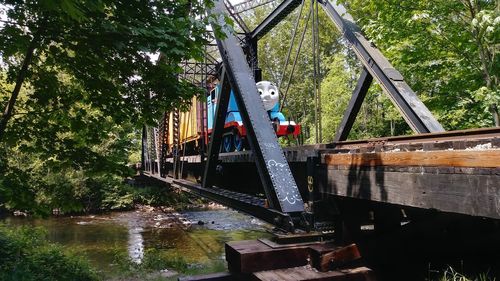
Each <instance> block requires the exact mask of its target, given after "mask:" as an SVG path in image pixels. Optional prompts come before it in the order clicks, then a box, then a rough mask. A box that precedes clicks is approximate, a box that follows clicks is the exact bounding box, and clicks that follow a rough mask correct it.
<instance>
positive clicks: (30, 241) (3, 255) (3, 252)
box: [0, 225, 98, 281]
mask: <svg viewBox="0 0 500 281" xmlns="http://www.w3.org/2000/svg"><path fill="white" fill-rule="evenodd" d="M45 236H46V234H45V232H44V231H43V230H41V229H33V228H26V227H21V228H15V229H8V228H6V227H5V226H1V225H0V280H6V281H7V280H26V281H28V280H33V281H35V280H36V281H39V280H43V281H49V280H68V281H70V280H75V281H76V280H81V281H86V280H88V281H91V280H98V276H97V273H96V272H95V271H94V270H92V269H91V267H90V266H89V264H88V262H87V261H86V260H84V259H83V258H82V257H79V256H77V255H76V254H68V253H65V252H64V251H63V249H62V248H61V247H59V246H56V245H53V244H50V243H48V242H47V240H46V239H45Z"/></svg>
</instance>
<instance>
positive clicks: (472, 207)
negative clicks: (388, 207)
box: [317, 166, 500, 219]
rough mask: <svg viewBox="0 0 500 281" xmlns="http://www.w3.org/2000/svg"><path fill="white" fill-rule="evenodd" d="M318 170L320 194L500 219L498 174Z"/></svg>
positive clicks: (353, 169) (354, 169) (356, 168)
mask: <svg viewBox="0 0 500 281" xmlns="http://www.w3.org/2000/svg"><path fill="white" fill-rule="evenodd" d="M332 167H333V166H328V167H327V168H328V169H318V175H317V177H318V179H319V180H318V185H319V186H318V190H319V192H321V193H325V194H332V195H338V196H345V197H351V198H357V199H366V200H373V201H379V202H385V203H391V204H397V205H404V206H412V207H417V208H425V209H437V210H440V211H443V212H453V213H460V214H467V215H472V216H482V217H489V218H494V219H500V175H498V174H491V175H474V174H472V175H471V174H449V173H448V174H436V173H435V174H428V173H425V172H424V170H421V171H420V169H417V170H416V171H415V172H390V171H387V170H384V169H371V168H367V169H366V168H363V167H352V168H351V169H345V170H339V169H335V168H332Z"/></svg>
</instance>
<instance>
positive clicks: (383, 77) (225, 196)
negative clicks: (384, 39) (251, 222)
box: [142, 0, 500, 280]
mask: <svg viewBox="0 0 500 281" xmlns="http://www.w3.org/2000/svg"><path fill="white" fill-rule="evenodd" d="M304 2H305V1H300V0H284V1H282V2H281V4H279V5H278V6H276V8H275V9H274V10H273V11H272V12H271V14H270V15H269V16H268V17H267V18H266V19H265V20H264V21H263V22H262V23H260V24H259V25H258V26H257V27H255V28H254V30H245V28H244V23H240V22H239V21H240V20H241V19H240V18H238V16H237V15H236V14H235V13H234V9H233V8H232V7H231V5H230V3H229V4H228V3H227V1H216V5H215V8H214V10H213V11H212V12H214V13H228V14H229V16H231V17H233V19H234V20H235V22H237V23H238V24H240V25H241V26H242V29H244V31H245V32H244V34H243V36H241V34H233V33H231V32H230V31H225V32H226V33H225V37H224V38H217V39H216V43H217V44H213V45H214V46H217V48H218V51H219V54H220V59H214V58H213V57H211V56H210V55H208V54H207V57H206V60H205V61H206V63H205V64H204V65H200V66H198V65H196V64H194V66H193V65H192V64H190V63H186V64H185V67H188V68H187V69H185V73H190V74H191V75H192V81H195V80H196V79H199V78H200V77H201V79H199V80H197V83H195V84H197V85H198V86H202V87H205V88H206V89H207V94H206V96H205V97H203V99H197V98H193V100H192V106H191V109H190V110H189V111H187V112H180V111H179V110H175V111H173V112H168V113H165V115H164V116H163V118H162V119H161V120H159V123H158V126H156V127H147V126H145V127H144V130H143V139H142V141H143V151H142V170H143V175H145V176H146V177H147V178H148V179H152V180H154V181H159V182H162V183H167V184H168V185H169V186H172V187H175V188H179V189H181V190H184V191H187V192H191V193H194V194H196V195H200V196H202V197H205V198H208V199H210V200H213V201H216V202H219V203H221V204H224V205H226V206H229V207H231V208H234V209H237V210H241V211H243V212H246V213H249V214H251V215H253V216H255V217H258V218H260V219H262V220H264V221H267V222H269V223H271V224H273V225H275V226H276V227H277V228H279V229H280V230H281V231H283V233H286V235H284V239H285V240H287V239H290V240H294V239H299V238H300V237H299V238H298V237H297V236H296V235H295V234H297V233H299V234H300V235H303V236H302V237H309V236H311V233H312V236H313V237H319V239H323V238H325V237H328V236H329V235H330V233H333V238H332V237H330V238H332V239H333V240H334V241H335V242H336V243H341V244H344V245H349V244H348V243H350V242H353V241H354V242H357V243H360V244H359V245H360V252H361V254H362V255H364V256H365V257H367V260H369V261H370V264H372V265H374V266H375V267H378V268H383V267H384V266H387V263H386V262H387V261H389V260H390V259H392V258H393V257H399V256H403V257H405V258H408V259H409V258H410V257H412V258H413V257H416V256H420V255H422V254H423V253H424V254H426V255H431V254H435V255H436V256H439V254H441V253H452V252H457V251H458V250H459V251H461V252H463V251H465V250H467V251H468V253H474V251H476V250H477V249H482V251H483V253H482V254H483V256H487V254H490V255H496V257H497V258H498V252H499V251H500V235H498V234H499V233H500V224H499V221H500V128H483V129H473V130H464V131H451V132H446V131H445V130H444V128H443V127H442V125H441V124H440V123H439V122H438V120H437V119H436V118H435V117H434V116H433V115H432V113H431V112H430V111H429V109H428V108H427V107H426V106H425V104H424V103H423V102H422V101H421V100H420V99H419V98H418V95H417V94H416V93H415V92H413V91H412V89H411V88H410V86H409V85H408V84H407V83H406V82H405V80H404V77H403V75H402V74H401V73H399V72H398V71H397V70H396V69H395V68H394V67H393V66H392V65H391V64H390V62H389V61H388V60H387V59H386V58H385V57H384V55H383V54H382V53H381V52H380V51H379V50H378V49H377V48H376V46H375V45H374V44H372V43H371V42H370V41H369V40H368V39H367V38H365V37H364V35H363V33H362V31H361V29H360V28H359V27H358V26H357V25H356V23H355V22H354V21H353V19H352V17H351V16H350V15H349V14H348V13H347V12H346V10H345V8H344V7H343V6H341V5H339V4H336V1H313V2H314V3H315V4H316V5H318V6H320V7H321V8H322V9H323V10H324V11H325V13H326V14H327V15H328V17H329V18H330V19H331V20H332V22H333V23H334V25H335V26H336V27H337V28H338V29H339V31H340V34H341V36H343V37H344V39H345V40H346V42H348V45H349V47H351V48H352V49H353V50H354V53H355V54H356V56H357V58H358V59H359V61H360V64H361V65H362V69H361V74H360V76H359V80H358V82H357V84H356V86H355V87H354V90H353V93H352V97H351V100H350V101H349V104H348V106H347V108H346V110H345V112H344V115H343V118H342V120H341V122H340V124H339V126H338V129H337V132H336V133H335V136H334V141H333V142H331V143H323V144H314V145H307V146H294V147H286V148H283V147H282V146H281V145H280V143H279V142H278V140H277V137H297V136H298V135H299V134H300V131H301V129H302V128H301V126H300V124H297V123H295V122H294V121H292V120H288V121H287V119H286V117H285V116H284V115H283V114H282V113H281V112H279V109H278V108H279V105H277V104H278V102H277V101H278V90H277V88H276V87H275V86H274V85H273V84H272V83H271V82H268V81H259V80H260V79H258V75H255V73H256V70H258V59H257V48H256V46H257V41H258V40H259V39H260V38H261V37H263V36H265V35H266V33H267V32H268V31H269V30H271V29H272V28H273V27H275V26H276V25H277V24H278V23H279V22H280V21H281V20H282V19H283V18H285V17H286V16H288V15H289V14H290V13H291V12H292V11H293V10H294V9H295V8H297V7H299V6H300V5H301V4H303V3H304ZM311 12H313V9H311ZM316 12H317V11H316ZM238 36H240V37H238ZM189 67H190V68H189ZM219 70H220V71H219ZM209 77H213V78H215V77H217V79H220V81H218V80H210V79H208V78H209ZM186 80H189V79H186ZM373 81H376V82H377V83H378V84H379V85H380V86H381V88H382V90H383V91H384V93H385V94H386V95H387V96H388V97H389V98H390V100H391V101H392V102H393V104H394V105H395V107H396V108H397V109H398V110H399V112H400V113H401V115H402V117H403V118H404V120H405V121H406V123H407V124H408V125H409V127H410V128H411V129H412V130H413V132H414V133H415V134H414V135H409V136H397V137H382V138H377V139H369V140H350V141H348V140H347V136H348V135H349V132H350V130H351V129H352V126H353V124H354V121H355V119H356V116H357V114H358V113H359V111H360V109H361V105H362V103H363V101H364V98H365V97H366V95H367V93H368V89H369V87H370V85H371V84H372V82H373ZM256 82H257V83H256ZM259 95H260V96H259ZM294 235H295V236H294ZM300 235H299V236H300ZM457 245H459V246H457ZM236 246H237V247H239V246H240V245H236ZM250 246H251V247H254V246H255V245H253V244H252V245H250ZM267 246H269V245H265V246H262V245H260V244H259V247H261V248H266V247H267ZM275 246H276V245H275ZM410 246H411V248H410ZM269 247H271V248H272V247H274V246H269ZM280 247H281V246H280V245H278V246H276V247H275V248H274V249H277V250H276V251H278V252H279V251H281V250H282V249H281V248H280ZM254 248H255V247H254ZM348 248H349V247H348ZM422 249H425V251H422ZM226 250H227V249H226ZM263 251H264V252H266V253H267V252H268V250H267V248H266V249H264V250H263ZM319 251H320V252H321V251H322V250H319ZM329 251H330V250H329ZM402 251H404V253H403V254H402V253H401V252H402ZM250 252H251V253H250V254H255V251H250ZM306 252H308V251H306ZM227 253H228V252H227V251H226V254H227ZM333 253H334V252H332V251H330V252H329V254H325V253H323V252H321V253H320V254H319V256H321V258H320V261H324V262H326V263H327V264H328V265H331V263H332V262H331V261H332V259H331V255H334V254H333ZM375 253H376V254H375ZM279 256H280V255H278V257H277V258H276V260H278V259H279ZM355 256H357V255H355ZM234 257H239V253H237V254H235V255H233V256H232V258H231V257H230V256H229V255H226V258H228V264H230V263H231V262H235V260H237V259H235V258H234ZM255 259H257V258H255ZM396 259H398V258H396ZM305 260H306V259H301V262H304V261H305ZM399 260H401V261H403V260H404V259H399ZM264 263H265V265H268V264H269V263H268V262H264ZM248 264H252V263H248ZM248 264H244V265H248ZM334 264H335V263H334ZM397 264H398V266H401V269H405V268H408V267H407V264H399V263H397ZM233 265H235V264H233ZM230 267H231V264H230ZM236 268H237V269H239V272H237V273H238V274H240V273H248V272H243V270H242V268H239V267H238V266H236ZM231 269H232V270H234V269H235V267H233V268H230V270H231ZM261 269H262V268H260V269H259V270H261ZM329 269H330V268H329ZM252 270H253V269H252ZM255 270H257V269H255ZM393 270H394V267H391V268H390V271H391V272H392V271H393ZM302 271H303V270H302ZM403 271H404V270H403ZM280 274H281V273H280ZM499 274H500V273H499ZM315 278H316V277H315ZM224 280H226V279H224ZM228 280H238V279H228ZM256 280H266V279H256ZM303 280H316V279H303ZM322 280H338V279H322ZM342 280H346V279H342ZM352 280H368V279H352ZM388 280H389V279H388ZM390 280H408V279H405V278H399V279H390ZM421 280H422V279H421Z"/></svg>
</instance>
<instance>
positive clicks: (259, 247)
mask: <svg viewBox="0 0 500 281" xmlns="http://www.w3.org/2000/svg"><path fill="white" fill-rule="evenodd" d="M225 248H226V249H225V250H226V260H227V264H228V269H229V271H230V272H232V273H252V272H257V271H263V270H270V269H280V268H288V267H296V266H302V265H306V264H307V262H308V261H307V260H308V256H309V249H308V247H307V246H293V247H286V248H272V247H270V246H268V245H266V244H264V243H262V242H261V241H259V240H245V241H235V242H228V243H226V247H225Z"/></svg>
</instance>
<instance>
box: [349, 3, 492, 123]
mask: <svg viewBox="0 0 500 281" xmlns="http://www.w3.org/2000/svg"><path fill="white" fill-rule="evenodd" d="M343 2H345V4H346V5H347V7H348V11H349V12H350V13H351V14H352V15H353V16H354V18H356V19H357V20H358V23H359V24H360V25H361V26H362V28H363V30H364V31H365V32H366V34H367V35H368V37H369V38H370V39H372V40H373V41H374V43H375V44H376V45H377V46H378V47H379V48H380V49H381V50H382V51H383V52H384V54H385V55H386V56H387V57H388V58H389V60H390V61H391V62H392V63H393V64H394V65H395V67H396V68H397V69H398V70H400V71H401V72H402V73H403V75H404V76H405V78H406V80H407V81H408V83H409V84H410V86H412V88H413V89H414V90H415V91H416V92H417V93H419V94H420V97H421V99H423V100H425V102H426V103H427V104H428V106H429V107H430V109H431V110H432V111H433V112H434V113H435V114H436V115H437V117H438V119H439V120H440V121H441V123H443V125H444V126H445V128H447V129H465V128H477V127H486V126H491V125H494V124H495V125H497V126H498V125H499V123H498V108H497V105H498V102H499V101H500V92H499V90H498V89H499V86H498V85H499V80H498V73H500V69H499V66H500V59H499V56H498V52H499V43H500V41H498V40H499V38H500V36H499V32H500V31H499V30H500V6H499V2H498V1H491V0H475V1H472V0H460V1H445V0H440V1H428V0H418V1H411V2H404V3H403V2H401V1H393V0H387V1H358V0H347V1H343Z"/></svg>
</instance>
